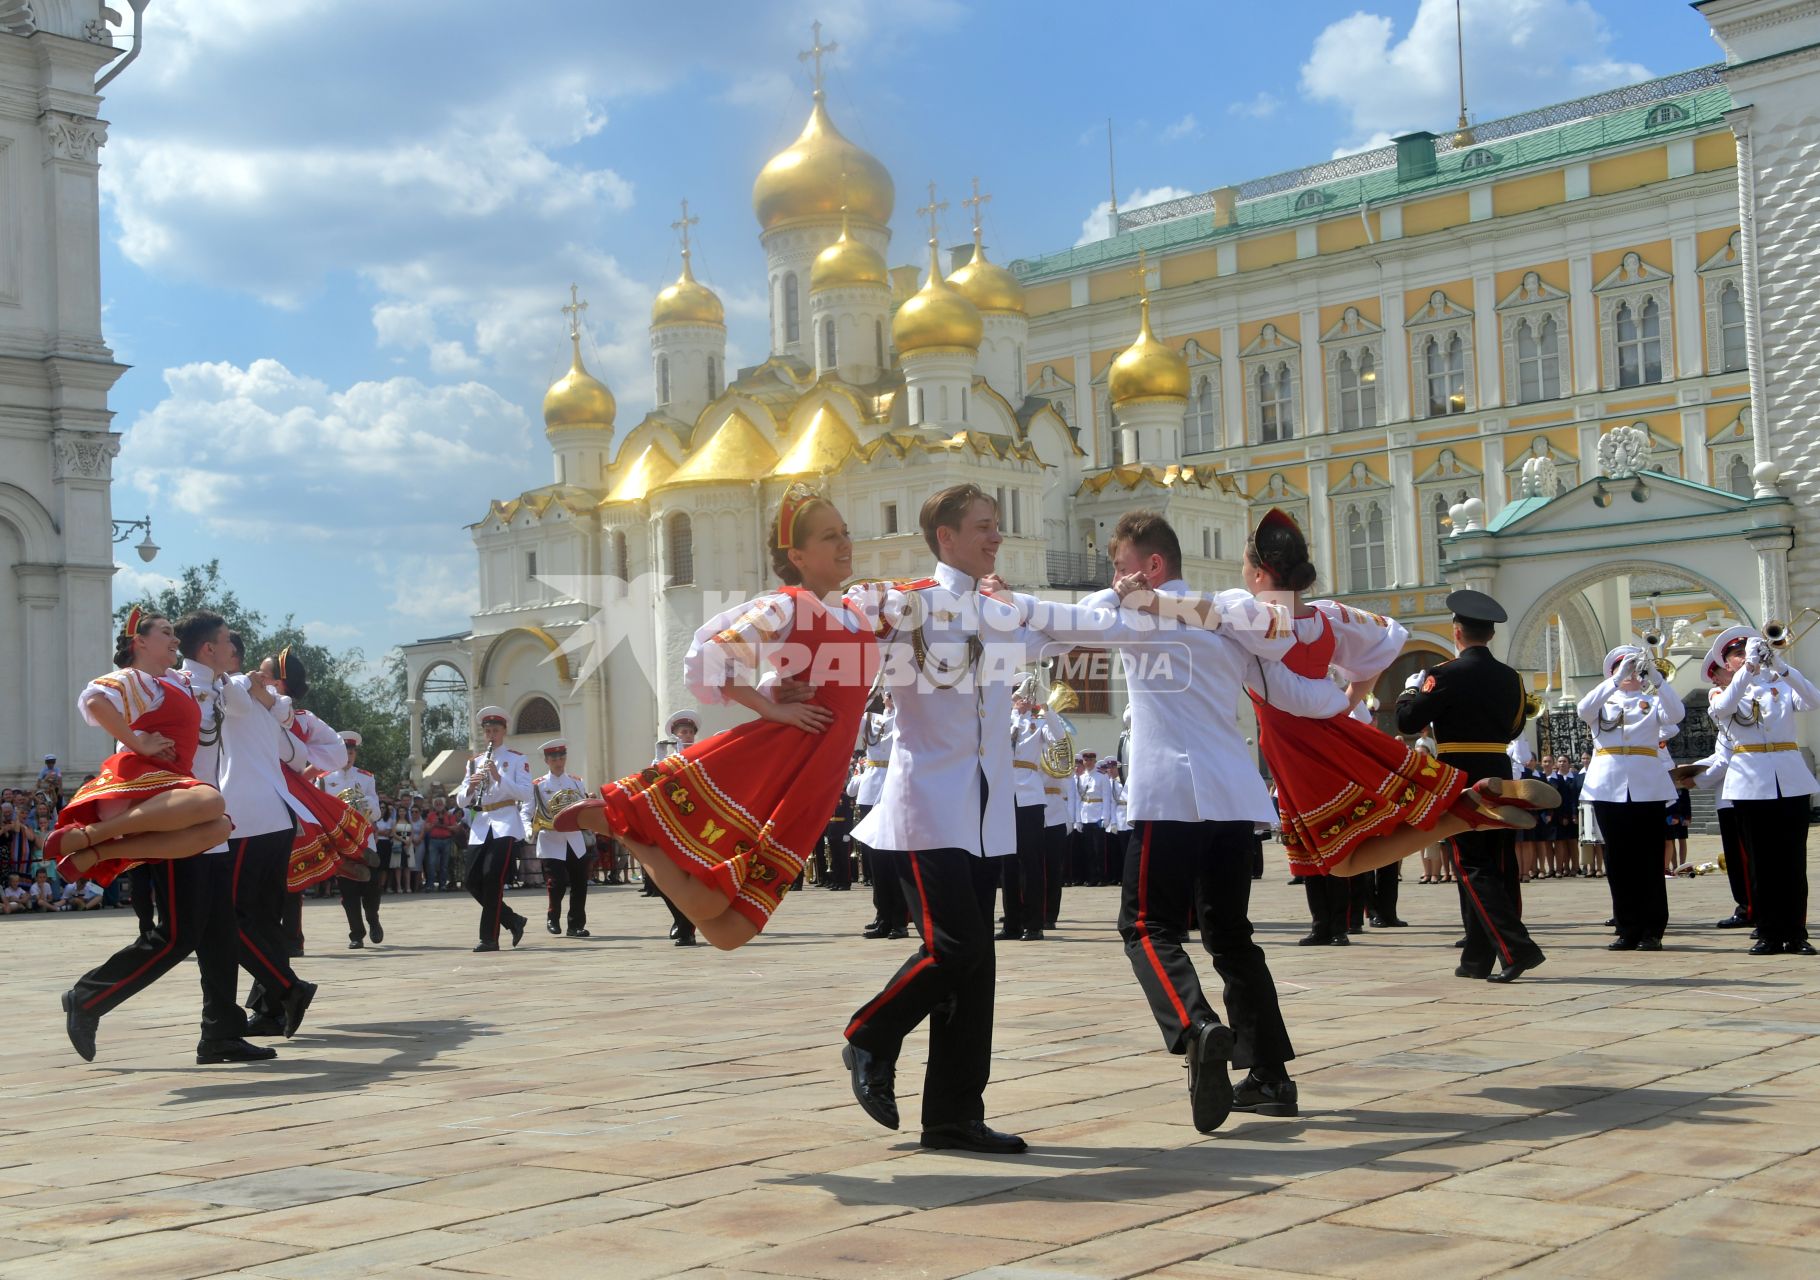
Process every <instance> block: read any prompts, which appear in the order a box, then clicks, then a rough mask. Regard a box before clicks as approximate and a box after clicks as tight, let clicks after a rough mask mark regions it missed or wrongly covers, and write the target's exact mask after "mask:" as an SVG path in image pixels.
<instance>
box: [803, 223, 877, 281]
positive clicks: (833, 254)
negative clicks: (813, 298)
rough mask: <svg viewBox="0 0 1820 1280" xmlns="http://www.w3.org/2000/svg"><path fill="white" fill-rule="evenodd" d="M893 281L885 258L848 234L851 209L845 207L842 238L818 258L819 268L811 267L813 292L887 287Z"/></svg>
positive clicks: (810, 277)
mask: <svg viewBox="0 0 1820 1280" xmlns="http://www.w3.org/2000/svg"><path fill="white" fill-rule="evenodd" d="M890 281H891V277H890V273H889V272H888V271H887V269H886V267H885V259H884V258H883V257H882V256H881V255H880V254H879V252H878V251H877V250H876V249H874V248H873V247H872V246H871V245H869V244H867V243H865V242H864V241H863V240H855V239H854V238H853V237H852V236H851V235H850V234H848V227H847V209H846V207H845V206H842V208H841V215H840V239H838V240H836V241H835V242H834V243H833V244H831V245H829V246H828V247H827V248H826V249H823V250H822V251H821V252H820V253H818V254H816V255H815V265H814V266H812V267H810V268H809V292H810V293H820V292H821V291H822V290H823V289H840V288H845V287H848V286H851V285H879V286H885V285H888V284H889V283H890Z"/></svg>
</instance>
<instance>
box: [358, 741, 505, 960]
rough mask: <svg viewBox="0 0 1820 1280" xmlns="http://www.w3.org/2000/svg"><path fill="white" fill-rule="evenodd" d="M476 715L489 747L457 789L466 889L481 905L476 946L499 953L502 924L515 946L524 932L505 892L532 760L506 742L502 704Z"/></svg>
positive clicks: (474, 759) (471, 760)
mask: <svg viewBox="0 0 1820 1280" xmlns="http://www.w3.org/2000/svg"><path fill="white" fill-rule="evenodd" d="M476 719H478V720H479V721H480V731H481V732H482V733H483V734H485V735H486V739H487V747H486V750H485V751H483V752H482V753H481V754H479V755H477V756H471V757H469V759H468V767H467V772H466V774H465V775H464V776H463V778H462V780H461V790H460V792H459V794H460V796H461V797H462V801H463V803H464V804H466V805H467V806H468V809H469V822H470V824H471V825H470V829H469V832H468V850H469V856H468V876H467V890H468V894H469V896H471V897H472V898H473V899H474V901H476V902H478V903H479V904H480V942H479V943H478V944H477V945H476V946H475V948H474V950H475V951H497V950H499V930H500V926H501V925H504V927H505V929H506V931H507V932H508V933H510V934H511V935H512V945H513V946H517V945H518V944H519V942H520V941H522V940H523V938H524V936H525V918H524V917H523V916H521V915H519V914H518V913H517V912H516V911H514V910H512V908H511V907H510V906H508V905H507V904H506V901H505V893H506V877H507V876H509V875H510V874H511V872H512V853H513V851H514V850H515V849H516V848H517V847H518V842H519V841H520V840H522V839H524V836H525V824H524V815H523V813H522V808H523V806H524V804H525V802H526V801H527V800H529V799H530V798H531V762H530V761H529V760H526V759H525V758H524V755H523V753H521V752H518V751H514V750H513V749H512V748H511V747H508V746H506V745H505V741H506V713H505V710H504V709H503V708H501V707H482V708H481V709H480V711H479V713H478V715H477V716H476ZM476 846H479V847H478V849H477V848H476ZM375 941H377V939H375Z"/></svg>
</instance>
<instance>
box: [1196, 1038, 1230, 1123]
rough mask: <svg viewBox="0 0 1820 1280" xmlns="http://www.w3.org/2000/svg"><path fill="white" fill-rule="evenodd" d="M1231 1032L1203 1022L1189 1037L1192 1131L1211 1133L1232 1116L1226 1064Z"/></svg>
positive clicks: (1228, 1056)
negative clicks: (1193, 1128)
mask: <svg viewBox="0 0 1820 1280" xmlns="http://www.w3.org/2000/svg"><path fill="white" fill-rule="evenodd" d="M1233 1039H1234V1037H1233V1034H1232V1028H1231V1027H1229V1026H1227V1025H1226V1024H1225V1023H1223V1022H1203V1023H1202V1024H1201V1025H1200V1026H1198V1027H1195V1028H1194V1030H1193V1031H1192V1032H1190V1033H1189V1036H1188V1055H1187V1056H1188V1104H1189V1107H1190V1110H1191V1112H1192V1114H1193V1116H1194V1127H1195V1129H1196V1130H1197V1131H1198V1132H1201V1133H1212V1132H1213V1131H1214V1130H1215V1129H1217V1128H1219V1127H1220V1126H1221V1125H1222V1124H1224V1123H1226V1117H1227V1116H1228V1115H1230V1114H1231V1113H1232V1077H1231V1076H1229V1075H1228V1074H1227V1072H1226V1063H1227V1062H1228V1061H1229V1060H1230V1059H1231V1058H1232V1046H1233Z"/></svg>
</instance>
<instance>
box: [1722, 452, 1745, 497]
mask: <svg viewBox="0 0 1820 1280" xmlns="http://www.w3.org/2000/svg"><path fill="white" fill-rule="evenodd" d="M1725 487H1726V488H1727V489H1730V490H1731V491H1732V492H1733V493H1735V494H1737V495H1738V496H1739V497H1740V498H1748V497H1750V494H1751V483H1750V463H1748V462H1746V461H1745V460H1744V455H1743V454H1741V453H1738V454H1733V455H1732V464H1731V466H1729V467H1727V468H1726V472H1725Z"/></svg>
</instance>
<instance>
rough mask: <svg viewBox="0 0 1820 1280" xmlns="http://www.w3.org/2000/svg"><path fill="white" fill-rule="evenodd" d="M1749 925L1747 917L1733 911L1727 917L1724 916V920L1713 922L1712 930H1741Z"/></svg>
mask: <svg viewBox="0 0 1820 1280" xmlns="http://www.w3.org/2000/svg"><path fill="white" fill-rule="evenodd" d="M1749 923H1750V917H1749V916H1747V915H1744V914H1743V913H1742V912H1737V911H1734V912H1732V913H1731V914H1730V915H1729V916H1726V917H1725V919H1723V920H1718V921H1715V922H1714V923H1713V928H1715V929H1742V928H1743V927H1744V926H1745V925H1747V924H1749Z"/></svg>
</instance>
